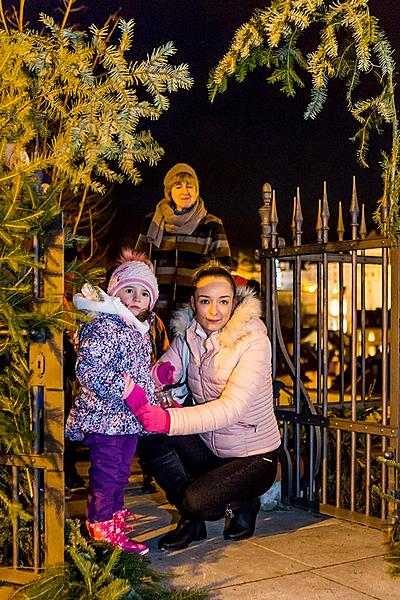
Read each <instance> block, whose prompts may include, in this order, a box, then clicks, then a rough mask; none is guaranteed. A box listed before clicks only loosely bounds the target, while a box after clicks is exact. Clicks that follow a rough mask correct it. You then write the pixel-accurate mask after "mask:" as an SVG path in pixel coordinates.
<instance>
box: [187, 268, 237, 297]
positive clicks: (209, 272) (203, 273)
mask: <svg viewBox="0 0 400 600" xmlns="http://www.w3.org/2000/svg"><path fill="white" fill-rule="evenodd" d="M205 277H223V278H224V279H226V280H227V281H228V282H229V284H230V286H231V288H232V292H233V295H235V293H236V284H235V280H234V279H233V277H232V275H231V272H230V271H229V269H228V268H227V267H224V265H221V263H220V262H218V261H217V260H209V261H208V262H206V263H204V265H201V266H200V267H199V268H198V269H196V270H195V272H194V273H193V278H192V290H193V294H194V292H195V290H196V287H197V285H198V284H199V282H200V281H201V280H202V279H204V278H205Z"/></svg>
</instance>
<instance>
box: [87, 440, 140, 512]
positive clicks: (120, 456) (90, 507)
mask: <svg viewBox="0 0 400 600" xmlns="http://www.w3.org/2000/svg"><path fill="white" fill-rule="evenodd" d="M137 440H138V436H137V435H134V434H129V435H104V434H102V433H90V434H89V435H88V436H87V438H86V439H85V442H84V443H85V445H87V446H89V451H90V453H89V456H90V468H89V484H90V487H89V492H88V503H87V516H88V519H89V521H90V523H95V522H96V521H108V520H109V519H111V518H112V516H113V514H114V513H115V511H116V510H120V509H121V508H123V506H124V494H125V489H126V487H127V485H128V480H129V476H130V473H131V462H132V459H133V457H134V455H135V450H136V444H137Z"/></svg>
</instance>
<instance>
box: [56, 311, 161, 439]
mask: <svg viewBox="0 0 400 600" xmlns="http://www.w3.org/2000/svg"><path fill="white" fill-rule="evenodd" d="M153 318H154V317H153ZM78 336H79V351H78V360H77V365H76V376H77V378H78V381H79V383H80V386H81V389H80V392H79V394H78V396H77V398H76V400H75V405H74V407H73V408H72V410H71V412H70V414H69V416H68V419H67V423H66V427H65V435H66V436H67V437H68V438H70V439H71V440H83V439H84V438H85V436H86V434H88V433H102V434H106V435H121V434H135V433H136V434H138V433H141V432H142V426H141V425H140V423H139V422H138V421H137V420H136V418H135V416H134V415H133V414H132V413H131V411H130V409H129V407H128V406H127V404H126V403H125V401H124V399H123V394H124V389H125V384H124V374H125V373H127V374H128V375H129V376H130V377H131V378H132V379H133V380H134V382H135V383H136V384H137V385H139V386H140V387H141V388H142V389H143V391H144V392H145V394H146V395H147V397H148V399H149V401H150V402H151V403H152V404H154V403H155V399H154V381H153V379H152V377H151V376H150V354H151V343H150V337H149V333H148V332H146V333H145V334H144V335H143V334H142V333H140V332H139V331H137V329H136V328H135V327H134V325H128V324H127V323H126V322H125V321H124V320H123V319H122V317H120V316H119V315H116V314H105V313H104V314H100V316H98V317H96V318H95V319H94V320H93V321H92V322H91V323H87V324H85V325H83V326H82V327H81V329H80V331H79V334H78Z"/></svg>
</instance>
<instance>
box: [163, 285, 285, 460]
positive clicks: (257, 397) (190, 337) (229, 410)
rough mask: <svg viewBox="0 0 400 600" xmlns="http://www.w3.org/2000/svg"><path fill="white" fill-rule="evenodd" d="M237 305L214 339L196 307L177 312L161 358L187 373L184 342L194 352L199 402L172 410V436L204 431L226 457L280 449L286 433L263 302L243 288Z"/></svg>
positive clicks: (192, 372)
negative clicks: (278, 412)
mask: <svg viewBox="0 0 400 600" xmlns="http://www.w3.org/2000/svg"><path fill="white" fill-rule="evenodd" d="M235 302H236V304H237V305H236V308H235V310H234V312H233V314H232V317H231V318H230V320H229V321H228V323H227V324H226V325H225V327H224V328H223V329H222V330H221V331H218V332H214V333H212V334H211V335H209V336H208V337H207V336H206V334H205V333H204V331H203V329H202V328H201V326H200V325H199V324H198V323H197V321H196V320H195V319H194V314H193V311H192V310H191V309H190V308H189V307H186V308H183V309H181V310H179V311H177V312H176V313H175V315H174V318H173V320H172V322H171V325H172V327H173V329H174V333H175V334H176V337H175V338H174V340H173V342H172V345H171V348H170V349H169V350H168V351H167V352H166V353H165V354H164V355H163V356H162V357H161V359H160V362H164V361H168V360H169V361H171V363H172V364H173V365H174V366H175V381H179V379H180V375H181V371H182V362H181V356H182V345H183V344H184V343H187V344H188V346H189V351H190V353H189V354H190V358H189V366H188V384H189V387H190V389H191V391H192V393H193V398H194V401H195V403H196V406H193V407H191V406H190V407H187V408H171V409H168V412H169V414H170V417H171V425H170V431H169V435H185V434H192V433H199V434H201V437H202V439H203V440H204V442H205V443H206V444H207V446H208V447H209V448H210V449H211V450H212V451H213V452H214V454H216V455H217V456H221V457H239V456H251V455H254V454H261V453H264V452H269V451H272V450H275V449H276V448H278V447H279V445H280V435H279V431H278V426H277V422H276V419H275V414H274V408H273V393H272V379H271V345H270V341H269V339H268V334H267V329H266V327H265V325H264V323H263V322H262V321H261V319H260V314H261V309H260V302H259V300H258V299H257V298H256V297H255V296H254V294H253V292H251V291H248V290H246V289H245V288H239V289H238V292H237V294H236V298H235Z"/></svg>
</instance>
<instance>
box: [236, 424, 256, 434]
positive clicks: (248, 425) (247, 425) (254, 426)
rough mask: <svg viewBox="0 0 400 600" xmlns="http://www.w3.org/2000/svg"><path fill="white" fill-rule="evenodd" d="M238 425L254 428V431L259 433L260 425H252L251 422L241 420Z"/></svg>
mask: <svg viewBox="0 0 400 600" xmlns="http://www.w3.org/2000/svg"><path fill="white" fill-rule="evenodd" d="M238 425H241V426H242V427H246V429H254V433H257V427H258V425H252V424H251V423H241V422H240V421H239V423H238Z"/></svg>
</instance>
